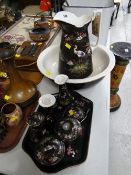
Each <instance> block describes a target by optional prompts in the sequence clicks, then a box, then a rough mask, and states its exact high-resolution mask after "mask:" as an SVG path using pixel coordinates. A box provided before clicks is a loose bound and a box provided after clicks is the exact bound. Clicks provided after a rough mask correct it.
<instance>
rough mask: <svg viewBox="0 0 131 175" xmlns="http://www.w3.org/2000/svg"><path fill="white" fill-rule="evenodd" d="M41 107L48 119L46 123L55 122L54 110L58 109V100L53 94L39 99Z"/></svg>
mask: <svg viewBox="0 0 131 175" xmlns="http://www.w3.org/2000/svg"><path fill="white" fill-rule="evenodd" d="M39 105H40V106H41V107H42V108H41V110H42V112H43V113H44V115H45V117H46V121H47V123H48V122H51V123H52V121H53V120H54V114H53V113H54V110H55V107H56V98H55V96H54V95H51V94H44V95H42V96H41V97H40V98H39Z"/></svg>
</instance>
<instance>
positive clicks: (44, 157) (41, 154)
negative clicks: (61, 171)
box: [35, 137, 65, 166]
mask: <svg viewBox="0 0 131 175" xmlns="http://www.w3.org/2000/svg"><path fill="white" fill-rule="evenodd" d="M64 154H65V144H64V143H63V142H62V141H60V140H58V139H56V138H53V137H45V138H44V139H43V141H42V142H41V143H40V144H39V145H38V147H37V148H36V150H35V158H36V160H37V161H38V162H39V163H40V164H43V165H46V166H51V165H56V164H58V163H59V162H60V161H61V160H62V158H63V157H64Z"/></svg>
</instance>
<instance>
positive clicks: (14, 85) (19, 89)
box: [0, 43, 36, 107]
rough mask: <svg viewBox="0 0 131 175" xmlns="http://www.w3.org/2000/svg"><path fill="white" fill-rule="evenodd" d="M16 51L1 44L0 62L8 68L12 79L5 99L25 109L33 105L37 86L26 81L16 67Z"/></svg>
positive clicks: (7, 45)
mask: <svg viewBox="0 0 131 175" xmlns="http://www.w3.org/2000/svg"><path fill="white" fill-rule="evenodd" d="M14 56H15V52H14V49H12V48H11V46H10V45H9V44H7V43H0V60H2V62H3V64H4V66H5V67H6V70H7V74H8V76H9V79H10V85H9V87H8V89H7V90H6V91H5V93H4V96H3V98H4V99H5V100H7V101H8V102H11V103H17V104H19V105H20V106H22V107H25V106H27V105H29V104H30V103H32V101H33V99H34V97H35V95H36V86H35V84H34V83H33V82H32V81H29V80H24V79H22V77H21V76H20V74H19V72H18V71H17V69H16V66H15V60H14Z"/></svg>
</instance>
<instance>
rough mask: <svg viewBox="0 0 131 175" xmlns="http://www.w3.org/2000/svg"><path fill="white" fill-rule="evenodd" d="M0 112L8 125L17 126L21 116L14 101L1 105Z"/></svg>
mask: <svg viewBox="0 0 131 175" xmlns="http://www.w3.org/2000/svg"><path fill="white" fill-rule="evenodd" d="M1 112H2V113H3V114H4V115H5V117H6V119H7V120H6V121H7V125H8V126H17V125H18V124H19V123H20V121H21V119H22V117H23V115H22V110H21V108H20V107H19V106H18V105H17V104H15V103H7V104H5V105H3V107H2V108H1Z"/></svg>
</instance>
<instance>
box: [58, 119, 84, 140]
mask: <svg viewBox="0 0 131 175" xmlns="http://www.w3.org/2000/svg"><path fill="white" fill-rule="evenodd" d="M55 132H56V134H57V135H58V137H59V138H60V139H62V140H63V141H67V142H70V141H73V140H75V139H77V138H78V137H79V136H80V135H81V133H82V126H81V123H80V122H79V121H78V120H77V119H75V118H71V117H69V118H65V119H63V120H61V121H59V122H58V123H57V124H56V126H55Z"/></svg>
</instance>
